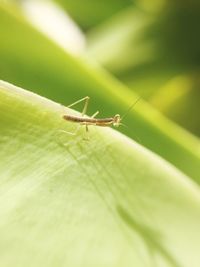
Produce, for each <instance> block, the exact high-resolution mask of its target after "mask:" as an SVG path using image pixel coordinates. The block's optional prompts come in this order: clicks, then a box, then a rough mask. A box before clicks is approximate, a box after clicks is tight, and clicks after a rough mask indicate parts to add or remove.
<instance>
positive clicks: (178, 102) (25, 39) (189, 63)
mask: <svg viewBox="0 0 200 267" xmlns="http://www.w3.org/2000/svg"><path fill="white" fill-rule="evenodd" d="M49 4H50V5H51V9H52V8H56V10H57V11H58V10H59V11H61V10H62V13H63V14H64V12H66V15H68V16H69V17H70V18H71V20H73V22H74V24H71V21H70V20H69V21H64V20H63V19H62V18H61V15H63V14H60V13H59V12H55V13H56V14H54V15H55V16H52V13H53V11H52V10H51V11H50V12H48V10H47V9H43V7H42V5H43V6H44V5H49ZM52 4H56V6H55V5H54V6H53V5H52ZM38 9H40V10H43V11H41V12H43V18H42V19H41V18H40V17H41V15H39V16H38V13H37V12H38ZM31 10H32V11H31ZM8 15H10V16H11V17H9V18H8V17H7V18H5V16H8ZM12 16H13V17H12ZM16 16H18V19H19V16H21V17H20V19H21V20H23V19H24V20H27V21H29V23H30V24H32V23H36V24H35V25H37V26H36V27H37V30H38V31H39V28H40V30H41V25H44V24H45V23H46V24H47V21H51V24H50V25H49V26H48V27H49V30H46V32H48V31H51V29H52V23H53V20H55V21H56V16H57V18H58V17H59V19H60V20H61V23H58V25H57V26H55V27H53V28H55V29H53V30H54V33H51V35H52V36H51V37H52V39H54V38H55V39H56V37H55V36H56V33H55V32H56V31H57V33H58V32H59V31H60V35H61V36H64V35H66V36H67V35H69V36H71V37H69V38H68V39H65V38H64V37H63V38H62V37H61V38H60V39H61V42H60V43H65V44H64V46H66V47H67V43H68V44H69V47H70V46H71V47H73V49H72V50H74V51H76V55H75V56H76V57H79V58H83V59H84V60H85V61H86V62H87V63H89V62H90V61H91V62H92V63H94V65H95V66H96V64H97V63H98V64H99V65H101V66H103V67H104V68H105V69H107V70H108V71H109V72H110V73H112V74H113V75H114V76H116V77H117V78H118V79H119V80H121V81H122V82H123V83H124V84H126V85H127V86H128V87H129V89H130V90H133V91H135V92H137V93H138V94H139V95H141V96H142V97H143V98H144V99H146V100H147V101H148V102H149V103H150V104H152V105H153V106H154V107H155V108H157V109H158V110H159V111H161V112H162V113H163V114H165V115H166V116H167V117H169V118H170V119H172V120H173V121H175V122H176V123H178V124H179V125H181V126H182V127H184V128H186V129H187V130H188V131H190V132H192V133H193V134H194V135H196V136H199V135H200V116H199V112H200V108H199V101H200V90H199V86H200V78H199V65H200V35H199V25H200V3H199V1H198V0H196V1H195V0H192V1H189V0H184V1H179V0H175V1H170V0H153V1H147V0H137V1H136V0H135V1H134V0H132V1H131V0H109V1H106V0H102V1H98V0H84V1H82V0H75V1H74V0H57V1H54V2H52V1H42V0H38V1H37V0H36V1H30V0H25V1H8V0H7V1H6V0H1V18H0V20H1V24H0V30H1V44H0V49H1V51H0V55H1V62H0V78H1V79H4V80H7V81H10V82H13V83H15V84H17V85H21V86H26V87H27V88H30V89H33V90H35V91H37V89H38V88H39V86H41V87H43V88H46V90H49V91H50V90H51V89H53V87H54V90H56V87H58V85H59V86H60V88H62V87H63V88H64V86H63V85H61V82H60V84H59V82H58V81H56V82H55V79H54V82H52V81H51V82H49V84H48V82H47V80H48V77H46V81H45V82H44V83H42V81H40V79H43V80H44V77H43V78H41V76H45V75H47V74H46V73H47V70H46V68H47V67H48V68H50V65H49V66H46V63H47V59H46V57H48V56H52V54H46V55H45V54H44V53H43V56H41V57H40V59H38V60H37V64H41V66H40V70H38V73H37V74H36V75H37V77H35V78H33V77H32V79H31V78H28V77H27V76H28V74H27V72H29V75H31V72H32V73H33V70H34V68H35V65H34V64H36V62H35V63H34V62H33V60H32V59H31V57H30V56H31V55H30V54H26V56H25V53H26V51H23V50H24V47H23V46H26V47H28V48H27V49H28V50H29V52H31V51H32V50H37V51H36V52H35V53H37V52H38V53H39V52H40V51H39V50H40V49H41V51H42V46H45V44H40V43H37V44H36V43H34V42H35V41H36V40H35V39H34V36H33V34H31V35H30V36H31V37H30V36H28V35H27V34H26V31H24V30H23V31H21V30H20V29H19V28H18V27H17V25H16V22H15V21H14V20H15V19H16ZM22 18H23V19H22ZM5 20H6V21H5ZM37 20H38V21H37ZM4 23H5V25H4ZM67 23H68V26H69V28H68V29H65V31H64V30H63V29H62V28H63V27H64V25H66V24H67ZM12 24H13V25H12ZM62 24H63V25H62ZM75 26H76V28H75ZM48 27H46V28H48ZM56 27H57V29H56ZM70 27H71V28H70ZM78 27H79V29H78ZM44 28H45V27H44ZM79 30H80V31H79ZM20 31H21V32H20ZM74 32H75V34H74ZM43 34H44V31H43ZM20 35H21V37H19V36H20ZM18 38H20V39H21V42H22V44H20V43H19V42H18V40H17V39H18ZM32 38H33V39H32ZM70 38H71V39H70ZM76 38H78V39H76ZM5 39H6V40H5ZM31 39H32V40H31ZM62 39H63V40H62ZM7 42H9V45H8V43H7ZM36 45H38V47H35V46H36ZM8 46H10V47H8ZM31 46H34V47H31ZM72 50H71V48H70V49H69V51H68V52H69V53H71V52H72ZM23 52H24V55H23V56H24V58H22V57H21V58H20V56H19V54H20V53H23ZM31 53H32V52H31ZM33 53H34V52H33ZM44 61H46V63H44ZM50 64H51V63H50ZM55 64H57V63H55ZM16 69H17V70H16ZM34 71H35V70H34ZM16 72H18V73H16ZM33 75H35V74H33ZM51 87H52V88H51ZM38 90H39V89H38ZM51 94H52V98H53V97H54V93H53V92H52V93H51ZM77 95H78V94H77Z"/></svg>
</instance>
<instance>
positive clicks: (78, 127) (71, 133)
mask: <svg viewBox="0 0 200 267" xmlns="http://www.w3.org/2000/svg"><path fill="white" fill-rule="evenodd" d="M80 126H81V125H78V126H77V128H76V130H75V131H74V132H68V131H65V130H59V132H62V133H66V134H69V135H76V134H77V132H78V131H79V129H80Z"/></svg>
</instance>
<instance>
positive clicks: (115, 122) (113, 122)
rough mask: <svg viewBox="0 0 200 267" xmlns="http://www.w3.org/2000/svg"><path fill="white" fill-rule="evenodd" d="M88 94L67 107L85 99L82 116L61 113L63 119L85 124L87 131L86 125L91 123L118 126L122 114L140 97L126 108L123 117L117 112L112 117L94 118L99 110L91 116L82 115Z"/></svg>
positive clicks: (85, 107)
mask: <svg viewBox="0 0 200 267" xmlns="http://www.w3.org/2000/svg"><path fill="white" fill-rule="evenodd" d="M89 99H90V98H89V96H86V97H84V98H82V99H80V100H78V101H76V102H74V103H72V104H71V105H69V106H68V108H70V107H72V106H74V105H76V104H78V103H80V102H82V101H85V104H84V108H83V111H82V116H81V117H79V116H73V115H67V114H65V115H63V119H65V120H67V121H71V122H75V123H79V124H80V125H85V126H86V132H88V125H93V126H101V127H107V126H114V127H119V126H120V125H121V124H122V123H121V120H122V119H123V118H124V116H125V115H126V114H127V113H128V112H129V111H130V110H131V109H132V108H133V106H134V105H135V104H136V103H137V102H138V101H139V99H140V98H138V99H137V100H136V101H135V102H134V104H133V105H131V107H130V108H129V109H128V111H127V112H126V113H125V115H124V116H123V117H121V116H120V115H119V114H116V115H114V116H113V117H110V118H103V119H97V118H95V117H96V116H97V114H99V111H97V112H95V113H94V114H93V115H92V116H91V117H84V115H85V114H86V111H87V107H88V103H89ZM70 134H75V133H70Z"/></svg>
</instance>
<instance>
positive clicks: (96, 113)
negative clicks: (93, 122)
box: [91, 111, 99, 118]
mask: <svg viewBox="0 0 200 267" xmlns="http://www.w3.org/2000/svg"><path fill="white" fill-rule="evenodd" d="M98 114H99V111H96V112H95V113H94V114H93V115H92V116H91V118H95V117H96V116H97V115H98Z"/></svg>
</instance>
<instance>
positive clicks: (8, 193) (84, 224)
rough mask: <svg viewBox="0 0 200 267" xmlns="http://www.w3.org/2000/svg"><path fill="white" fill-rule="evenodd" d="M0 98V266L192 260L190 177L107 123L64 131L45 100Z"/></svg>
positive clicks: (195, 242)
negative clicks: (74, 131)
mask: <svg viewBox="0 0 200 267" xmlns="http://www.w3.org/2000/svg"><path fill="white" fill-rule="evenodd" d="M0 99H1V101H0V126H1V132H0V135H1V138H0V140H1V150H0V170H1V172H0V191H1V197H0V217H1V220H0V236H1V238H0V248H1V250H0V265H1V266H6V267H11V266H15V267H18V266H19V267H24V266H30V267H32V266H37V267H40V266H46V267H54V266H55V267H57V266H71V267H76V266H87V267H90V266H91V267H93V266H97V267H107V266H109V267H117V266H127V267H132V266H137V267H140V266H141V267H148V266H149V267H151V266H158V267H159V266H176V267H191V266H193V267H198V266H199V261H200V256H199V246H200V231H199V224H200V208H199V207H200V197H199V190H198V188H197V186H196V184H195V183H193V182H191V180H190V179H188V178H187V177H186V176H185V175H183V174H182V173H180V172H179V171H178V170H177V169H175V168H174V167H172V166H171V165H169V163H167V162H166V161H164V160H162V159H161V158H159V157H158V156H156V155H155V154H153V153H152V152H150V151H148V150H146V149H144V148H143V147H141V146H139V145H137V144H136V143H135V142H133V141H131V140H130V139H128V138H127V137H125V136H123V135H121V134H120V133H117V132H116V131H114V130H111V129H100V128H97V127H91V128H90V141H89V142H86V141H84V140H83V135H84V129H82V130H81V131H80V132H79V133H78V134H77V135H76V136H69V135H67V134H65V135H62V133H61V132H60V130H67V131H71V130H72V128H73V126H72V123H70V122H66V121H64V120H63V119H62V116H63V113H65V112H72V111H69V110H68V109H64V107H63V106H61V105H58V104H56V103H54V102H52V101H49V100H47V99H44V98H41V97H39V96H37V95H34V94H32V93H29V92H26V91H23V90H21V89H20V88H17V87H14V86H12V85H10V84H8V83H5V82H1V83H0ZM60 137H61V138H60ZM64 142H65V144H64ZM33 255H34V256H33Z"/></svg>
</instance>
